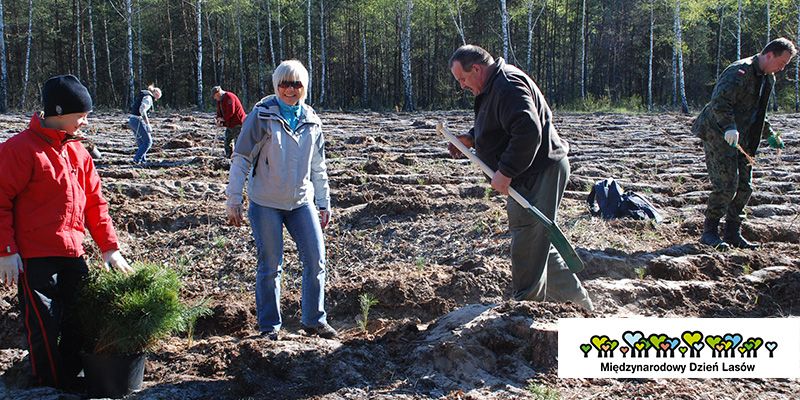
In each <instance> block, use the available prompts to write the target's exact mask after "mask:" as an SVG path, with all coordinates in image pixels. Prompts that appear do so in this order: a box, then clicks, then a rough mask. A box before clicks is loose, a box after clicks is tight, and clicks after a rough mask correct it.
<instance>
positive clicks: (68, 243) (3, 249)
mask: <svg viewBox="0 0 800 400" xmlns="http://www.w3.org/2000/svg"><path fill="white" fill-rule="evenodd" d="M84 226H86V227H88V228H89V232H90V233H91V234H92V238H94V241H95V242H96V243H97V245H98V246H99V247H100V250H101V251H102V252H106V251H108V250H116V249H118V248H119V247H118V245H117V234H116V232H115V231H114V227H113V226H112V224H111V217H109V215H108V203H106V200H105V199H104V198H103V196H102V194H101V193H100V176H99V175H97V171H95V169H94V163H93V162H92V158H91V157H90V156H89V153H88V152H87V151H86V149H85V148H84V147H83V145H82V144H81V143H80V142H78V141H77V140H67V139H66V132H64V131H61V130H56V129H50V128H45V127H43V126H42V117H41V114H36V115H34V116H33V118H31V122H30V125H29V127H28V129H26V130H24V131H22V132H20V133H19V134H17V135H15V136H13V137H11V138H10V139H8V140H7V141H6V142H4V143H0V256H8V255H11V254H14V253H19V254H20V257H22V258H34V257H79V256H81V255H83V253H84V250H83V245H82V242H83V238H84V236H85V231H84Z"/></svg>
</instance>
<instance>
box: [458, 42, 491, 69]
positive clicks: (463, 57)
mask: <svg viewBox="0 0 800 400" xmlns="http://www.w3.org/2000/svg"><path fill="white" fill-rule="evenodd" d="M456 61H458V63H459V64H461V68H462V69H463V70H464V71H469V70H471V69H472V66H473V65H474V64H481V65H491V64H494V58H493V57H492V55H491V54H489V52H488V51H486V50H484V49H483V48H482V47H479V46H475V45H473V44H465V45H463V46H461V47H459V48H458V49H456V51H455V52H453V55H452V56H450V61H449V62H448V64H447V65H448V67H450V68H453V63H454V62H456Z"/></svg>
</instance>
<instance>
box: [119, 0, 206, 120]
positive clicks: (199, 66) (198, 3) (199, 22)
mask: <svg viewBox="0 0 800 400" xmlns="http://www.w3.org/2000/svg"><path fill="white" fill-rule="evenodd" d="M128 1H130V0H128ZM201 3H202V0H196V1H195V14H196V15H195V24H196V25H197V99H196V100H197V108H198V109H200V110H201V111H203V110H205V106H204V104H203V13H202V11H203V10H202V6H201Z"/></svg>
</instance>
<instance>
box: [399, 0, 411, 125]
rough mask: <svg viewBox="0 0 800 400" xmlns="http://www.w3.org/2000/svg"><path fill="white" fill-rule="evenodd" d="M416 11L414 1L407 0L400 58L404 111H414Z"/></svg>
mask: <svg viewBox="0 0 800 400" xmlns="http://www.w3.org/2000/svg"><path fill="white" fill-rule="evenodd" d="M413 11H414V1H413V0H406V9H405V13H404V14H405V15H404V17H405V18H404V20H405V21H404V26H403V31H402V33H401V38H400V53H401V54H400V59H401V64H402V65H401V68H402V73H403V97H404V99H405V101H404V104H403V110H404V111H414V95H413V90H412V88H413V86H412V84H411V15H412V13H413Z"/></svg>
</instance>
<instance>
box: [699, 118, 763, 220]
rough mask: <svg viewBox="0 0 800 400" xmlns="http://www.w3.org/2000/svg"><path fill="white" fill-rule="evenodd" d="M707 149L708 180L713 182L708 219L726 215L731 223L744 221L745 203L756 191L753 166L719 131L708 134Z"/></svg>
mask: <svg viewBox="0 0 800 400" xmlns="http://www.w3.org/2000/svg"><path fill="white" fill-rule="evenodd" d="M703 150H704V151H705V153H706V167H707V168H708V179H709V180H710V181H711V194H710V195H709V196H708V206H707V208H706V218H708V219H713V220H719V219H720V218H722V216H723V215H725V221H726V222H727V223H728V224H735V225H736V224H741V223H742V219H744V206H746V205H747V202H748V201H749V200H750V195H751V194H752V193H753V188H752V186H751V181H752V180H753V167H751V166H750V164H748V163H747V159H745V158H744V156H743V155H742V154H740V153H739V150H738V149H736V148H733V147H731V146H730V145H729V144H728V143H727V142H726V141H725V139H724V138H723V136H722V135H720V134H719V133H716V132H712V133H708V134H707V135H706V140H703Z"/></svg>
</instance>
